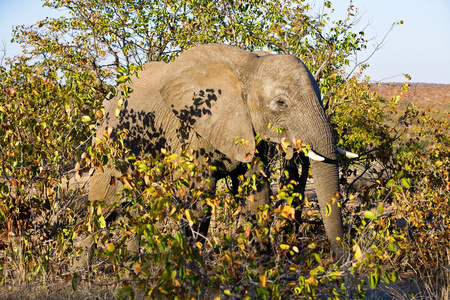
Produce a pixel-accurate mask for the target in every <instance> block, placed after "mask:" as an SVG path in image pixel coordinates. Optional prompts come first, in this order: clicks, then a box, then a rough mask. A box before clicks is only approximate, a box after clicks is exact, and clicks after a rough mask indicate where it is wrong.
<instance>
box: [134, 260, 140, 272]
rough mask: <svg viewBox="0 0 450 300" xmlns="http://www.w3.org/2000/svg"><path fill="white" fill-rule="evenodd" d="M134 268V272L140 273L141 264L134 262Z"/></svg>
mask: <svg viewBox="0 0 450 300" xmlns="http://www.w3.org/2000/svg"><path fill="white" fill-rule="evenodd" d="M134 268H135V269H136V272H138V273H140V272H141V264H140V263H138V262H136V263H135V264H134Z"/></svg>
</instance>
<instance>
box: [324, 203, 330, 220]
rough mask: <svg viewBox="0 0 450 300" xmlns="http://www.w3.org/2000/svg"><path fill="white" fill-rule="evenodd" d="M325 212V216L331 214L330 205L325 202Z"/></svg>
mask: <svg viewBox="0 0 450 300" xmlns="http://www.w3.org/2000/svg"><path fill="white" fill-rule="evenodd" d="M325 214H326V215H327V217H328V216H329V215H330V214H331V206H330V204H328V203H327V207H326V212H325Z"/></svg>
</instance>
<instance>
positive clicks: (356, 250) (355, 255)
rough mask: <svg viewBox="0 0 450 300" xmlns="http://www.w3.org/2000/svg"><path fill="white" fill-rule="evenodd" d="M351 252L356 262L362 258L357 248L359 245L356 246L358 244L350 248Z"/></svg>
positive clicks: (359, 249)
mask: <svg viewBox="0 0 450 300" xmlns="http://www.w3.org/2000/svg"><path fill="white" fill-rule="evenodd" d="M352 250H353V251H355V253H354V254H353V258H355V259H357V260H360V259H361V256H362V253H361V248H360V247H359V245H358V244H355V245H354V246H353V247H352Z"/></svg>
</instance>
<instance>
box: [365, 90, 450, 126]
mask: <svg viewBox="0 0 450 300" xmlns="http://www.w3.org/2000/svg"><path fill="white" fill-rule="evenodd" d="M402 85H403V83H383V84H381V85H380V86H377V85H372V88H373V89H374V90H375V91H377V92H378V94H379V95H380V96H381V97H383V98H385V99H390V98H391V97H393V96H395V95H398V94H400V93H401V91H400V88H401V86H402ZM405 101H406V103H412V104H414V105H416V106H417V107H419V108H422V109H429V110H430V112H431V114H432V115H433V116H434V117H438V118H442V117H445V118H450V84H433V83H409V88H408V92H407V93H406V94H405Z"/></svg>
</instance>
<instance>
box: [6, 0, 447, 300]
mask: <svg viewBox="0 0 450 300" xmlns="http://www.w3.org/2000/svg"><path fill="white" fill-rule="evenodd" d="M43 3H44V5H46V6H49V7H53V8H55V9H63V10H64V11H65V12H66V13H65V16H64V17H60V18H57V19H45V20H42V21H40V22H38V23H36V24H34V25H32V26H19V27H17V28H15V30H14V36H15V37H14V40H15V41H16V42H18V43H21V44H22V45H23V46H24V47H25V48H24V49H25V51H24V53H23V54H21V55H19V56H17V57H14V58H4V59H3V60H2V65H1V66H0V85H1V87H0V138H1V147H0V152H1V155H0V262H1V263H0V284H1V287H0V288H1V293H2V294H3V295H5V297H7V296H8V295H10V297H14V298H17V297H18V296H19V295H20V297H21V298H26V297H29V298H36V297H38V296H40V297H42V298H47V297H48V298H50V297H55V298H57V296H55V295H56V294H55V293H56V291H57V290H60V289H63V287H64V286H68V287H70V289H71V290H72V292H71V293H72V294H70V293H69V292H67V293H68V294H67V295H69V296H67V297H73V298H76V297H80V298H82V297H88V295H90V297H92V293H94V294H95V295H96V296H97V297H99V298H101V297H112V295H115V297H117V298H126V297H130V298H135V297H137V298H144V297H149V298H168V299H187V298H189V299H191V298H195V299H197V298H200V299H202V298H205V299H213V298H217V299H227V298H241V299H266V298H274V299H281V298H291V297H292V298H311V299H313V298H327V297H330V298H336V299H357V298H365V297H370V296H371V295H372V296H373V295H381V294H382V295H383V297H392V298H397V299H398V298H402V297H403V298H408V299H409V298H414V299H421V298H430V297H432V298H434V299H446V298H447V297H448V295H449V292H450V278H449V275H448V274H449V273H448V268H449V267H450V253H449V249H450V245H449V243H450V242H449V240H450V207H449V205H450V200H449V199H450V178H449V169H450V159H449V157H450V147H449V144H450V132H449V123H448V120H449V118H448V115H444V116H443V117H442V114H441V115H440V116H439V118H436V117H433V115H431V114H430V112H429V111H428V110H422V109H419V108H417V107H416V106H414V105H413V104H412V103H413V102H411V101H407V100H406V99H409V98H408V97H409V95H410V92H409V85H408V84H407V83H405V84H402V85H400V86H397V87H396V91H394V93H393V96H391V97H381V96H380V95H379V94H378V93H377V92H376V91H374V90H373V89H372V88H371V85H370V84H369V80H368V78H366V77H364V69H365V68H366V67H367V64H366V63H367V62H363V63H358V60H357V59H356V58H358V53H360V51H361V50H363V49H366V47H367V45H368V44H369V40H368V38H367V37H366V36H365V35H364V32H363V31H359V30H357V29H356V28H358V27H357V22H358V15H359V11H358V9H357V8H356V7H355V5H357V4H354V3H353V2H350V4H349V6H348V11H347V15H346V17H345V18H344V19H342V20H336V19H334V18H332V17H333V4H332V2H331V1H324V2H323V7H321V8H320V9H317V7H315V8H312V7H311V6H310V5H309V4H308V1H283V0H271V1H265V0H262V1H261V0H259V1H253V0H252V1H232V0H223V1H202V0H195V1H194V0H166V1H153V0H145V1H144V0H124V1H107V0H92V1H78V0H45V1H44V2H43ZM395 25H396V24H394V26H395ZM212 42H220V43H226V44H231V45H234V46H238V47H242V48H244V49H247V50H251V51H253V50H259V49H264V50H268V51H272V52H277V53H289V54H293V55H296V56H297V57H299V58H300V59H302V60H303V61H304V62H305V63H306V64H307V66H308V67H309V69H310V70H311V72H312V73H313V74H314V76H315V78H316V79H317V81H318V82H319V86H320V88H321V91H322V95H323V99H324V106H325V107H326V109H327V114H328V115H329V117H330V118H331V120H332V123H333V124H334V129H335V132H336V134H337V136H338V144H339V146H340V147H342V148H344V149H348V150H351V151H352V152H355V153H359V154H360V157H359V158H357V159H348V158H341V161H340V165H341V171H340V172H341V173H340V183H341V187H342V195H341V199H340V202H341V203H342V207H343V213H344V224H345V227H346V232H347V234H346V239H345V240H344V241H342V243H343V247H344V248H345V249H346V254H345V255H344V256H343V257H340V258H337V257H336V256H333V255H332V254H331V253H330V248H329V243H328V242H327V239H326V237H325V234H324V229H323V225H322V224H321V221H320V220H321V217H320V216H319V214H318V209H317V203H316V202H315V199H313V198H311V199H302V201H301V203H302V204H301V205H300V206H299V207H294V204H293V203H296V202H295V201H293V200H294V199H295V198H296V197H299V194H296V193H295V192H294V191H295V189H294V187H293V184H294V183H289V182H286V181H283V180H281V179H282V177H283V176H282V175H283V174H280V169H281V166H282V164H283V157H282V155H279V153H276V154H275V155H274V157H273V158H272V160H271V166H270V167H271V169H272V175H271V178H270V180H271V181H272V184H273V186H276V187H278V192H277V193H276V194H275V195H274V196H273V197H274V198H273V201H272V203H273V205H271V206H267V207H261V209H260V212H259V214H258V217H257V221H258V224H257V225H258V226H254V225H255V224H250V223H247V224H245V225H244V226H238V223H237V222H236V220H237V217H238V215H239V213H238V212H239V203H240V202H239V201H235V199H234V198H235V197H237V198H238V199H245V198H247V197H248V195H249V193H250V192H251V191H252V189H254V188H255V186H256V185H257V184H258V183H257V181H256V180H255V178H252V179H250V180H248V181H242V182H241V185H240V188H239V195H237V196H235V195H231V194H230V192H229V190H228V189H227V183H226V182H223V184H222V185H221V186H222V188H220V189H219V190H218V191H217V193H216V195H214V196H213V197H212V196H211V195H203V193H202V191H201V190H197V189H192V190H187V191H186V189H184V188H183V187H184V186H186V185H189V184H188V183H189V182H190V181H191V180H193V179H196V178H198V177H199V176H200V174H201V170H200V169H199V166H198V165H197V164H196V161H195V160H194V159H193V158H192V157H191V156H190V155H189V151H187V152H186V153H184V154H183V155H178V156H177V155H174V154H171V153H167V152H166V151H162V154H161V155H160V156H159V157H145V156H143V157H132V156H131V155H129V154H128V152H127V149H126V148H124V147H123V145H122V143H121V138H120V137H119V138H118V139H114V140H113V139H111V138H109V136H108V134H105V135H104V138H103V139H98V140H96V143H95V145H94V144H93V143H92V139H93V136H94V133H95V129H96V127H97V125H98V124H99V122H101V120H102V118H103V116H104V108H103V107H102V103H103V101H105V100H108V99H111V98H112V97H113V96H114V95H115V94H116V93H119V95H120V96H122V97H126V95H127V94H129V93H131V92H132V90H131V89H130V88H128V87H127V84H128V83H129V80H130V75H132V74H134V73H135V72H139V70H140V68H141V66H142V65H143V64H144V63H145V62H147V61H153V60H159V61H165V62H170V61H172V60H173V59H174V58H175V57H177V56H178V55H179V54H180V52H181V51H182V50H184V49H187V48H189V47H192V46H194V45H199V44H204V43H212ZM115 87H117V89H116V88H115ZM110 101H117V100H110ZM441 117H442V118H441ZM122 134H123V135H126V134H127V132H123V133H122ZM122 137H123V136H122ZM281 148H282V147H281ZM281 148H280V149H281ZM279 151H281V150H279ZM275 152H276V151H275ZM108 159H110V160H112V161H115V162H116V163H118V164H133V165H134V166H135V171H134V172H133V173H131V174H127V176H123V177H121V178H117V179H115V180H121V181H123V183H124V186H125V190H124V193H125V195H126V201H125V202H124V204H123V206H121V207H120V208H119V210H120V211H121V212H122V215H121V216H120V217H117V218H113V217H112V215H111V214H110V213H108V212H110V211H111V210H112V208H108V207H105V203H104V202H102V201H95V202H89V201H87V197H86V185H87V184H89V183H88V181H87V182H85V181H82V183H80V184H75V183H74V182H76V181H77V180H80V179H81V178H82V177H83V176H84V177H86V176H89V174H90V173H92V172H93V171H94V170H96V171H101V169H102V165H103V164H104V163H105V162H107V161H108ZM175 174H176V175H175ZM282 182H284V184H281V183H282ZM111 184H114V180H111ZM189 201H203V202H204V203H206V205H208V206H210V207H211V209H212V210H213V213H214V214H213V218H214V220H213V223H214V225H213V227H214V228H213V229H212V232H211V235H210V236H208V237H207V243H206V244H205V245H204V246H202V245H201V244H198V243H197V244H192V243H190V242H189V241H188V240H187V239H186V238H185V236H184V234H183V231H181V229H180V228H181V227H180V223H182V222H184V223H185V224H190V225H191V224H193V223H195V222H196V220H195V218H194V217H193V216H192V214H191V213H190V212H189V210H184V209H182V203H186V202H189ZM294 209H298V210H301V211H302V220H301V222H298V223H297V224H295V221H294V220H293V216H294V212H293V211H294ZM116 210H117V209H116ZM85 236H92V237H93V238H94V245H93V247H92V248H90V249H87V250H86V249H83V248H82V247H81V246H80V240H81V239H82V238H83V237H85ZM130 239H135V240H137V241H138V245H139V249H138V251H133V250H132V249H130V247H128V245H129V240H130ZM259 241H263V242H265V243H269V244H270V246H271V249H272V254H271V255H270V256H267V255H266V256H265V255H263V254H261V253H260V252H259V251H258V247H257V245H258V242H259ZM83 251H88V252H89V260H86V261H85V262H84V263H83V264H82V265H81V267H79V265H78V267H77V268H74V262H75V261H77V257H82V256H83V253H82V252H83ZM29 286H32V287H33V288H32V289H29V288H28V289H27V287H29ZM38 290H39V291H41V292H39V293H40V294H39V295H38V294H37V291H38ZM24 291H26V292H24ZM83 291H84V293H85V294H81V296H80V294H77V293H82V292H83ZM380 293H381V294H380ZM27 295H29V296H27ZM77 295H78V296H77ZM83 295H85V296H83ZM374 297H375V298H376V296H374Z"/></svg>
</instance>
